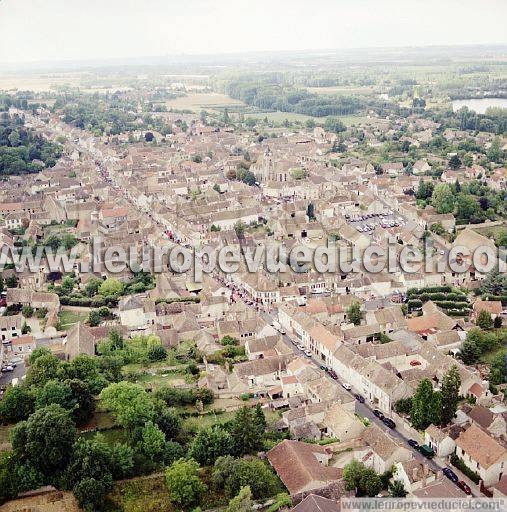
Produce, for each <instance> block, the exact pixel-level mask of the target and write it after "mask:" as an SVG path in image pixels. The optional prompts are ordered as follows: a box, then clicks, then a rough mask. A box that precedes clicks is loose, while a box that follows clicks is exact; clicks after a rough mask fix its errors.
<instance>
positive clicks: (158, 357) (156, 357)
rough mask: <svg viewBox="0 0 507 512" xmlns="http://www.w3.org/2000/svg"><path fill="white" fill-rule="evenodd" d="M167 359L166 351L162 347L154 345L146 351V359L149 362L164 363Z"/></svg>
mask: <svg viewBox="0 0 507 512" xmlns="http://www.w3.org/2000/svg"><path fill="white" fill-rule="evenodd" d="M166 357H167V350H166V349H165V347H163V346H162V345H155V346H153V347H150V348H149V349H148V359H149V360H150V361H164V360H165V359H166Z"/></svg>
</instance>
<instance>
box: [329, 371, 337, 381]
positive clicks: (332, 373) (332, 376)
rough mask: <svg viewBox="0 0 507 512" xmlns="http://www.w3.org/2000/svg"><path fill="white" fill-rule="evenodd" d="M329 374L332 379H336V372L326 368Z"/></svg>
mask: <svg viewBox="0 0 507 512" xmlns="http://www.w3.org/2000/svg"><path fill="white" fill-rule="evenodd" d="M327 373H328V374H329V376H330V377H331V378H332V379H334V380H338V375H336V372H335V371H334V370H328V372H327Z"/></svg>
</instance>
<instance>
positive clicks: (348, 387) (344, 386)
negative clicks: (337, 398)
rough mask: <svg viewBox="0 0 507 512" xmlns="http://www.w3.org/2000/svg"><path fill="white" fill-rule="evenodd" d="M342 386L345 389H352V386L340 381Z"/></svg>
mask: <svg viewBox="0 0 507 512" xmlns="http://www.w3.org/2000/svg"><path fill="white" fill-rule="evenodd" d="M342 387H343V388H344V389H346V390H347V391H350V390H351V389H352V386H351V385H350V384H349V383H347V382H342Z"/></svg>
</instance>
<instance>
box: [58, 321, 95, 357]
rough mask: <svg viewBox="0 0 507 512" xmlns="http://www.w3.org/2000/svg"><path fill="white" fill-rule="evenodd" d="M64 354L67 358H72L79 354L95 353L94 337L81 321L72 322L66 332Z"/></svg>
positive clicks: (90, 354) (91, 354)
mask: <svg viewBox="0 0 507 512" xmlns="http://www.w3.org/2000/svg"><path fill="white" fill-rule="evenodd" d="M65 354H66V356H67V358H68V359H73V358H74V357H76V356H78V355H79V354H88V355H89V356H93V355H95V337H94V335H93V333H92V331H91V330H90V329H89V328H88V327H87V326H86V325H84V324H83V323H81V322H78V323H77V324H74V325H73V326H72V327H71V328H70V330H69V331H68V332H67V340H66V341H65Z"/></svg>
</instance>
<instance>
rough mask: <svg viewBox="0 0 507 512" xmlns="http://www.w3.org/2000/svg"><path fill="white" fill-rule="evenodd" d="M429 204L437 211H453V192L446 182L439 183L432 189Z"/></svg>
mask: <svg viewBox="0 0 507 512" xmlns="http://www.w3.org/2000/svg"><path fill="white" fill-rule="evenodd" d="M431 204H432V206H433V207H434V208H435V210H436V211H437V213H452V212H453V211H454V194H453V192H452V190H451V187H450V186H449V185H448V184H447V183H439V184H438V185H437V186H436V187H435V189H434V190H433V194H432V196H431Z"/></svg>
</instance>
